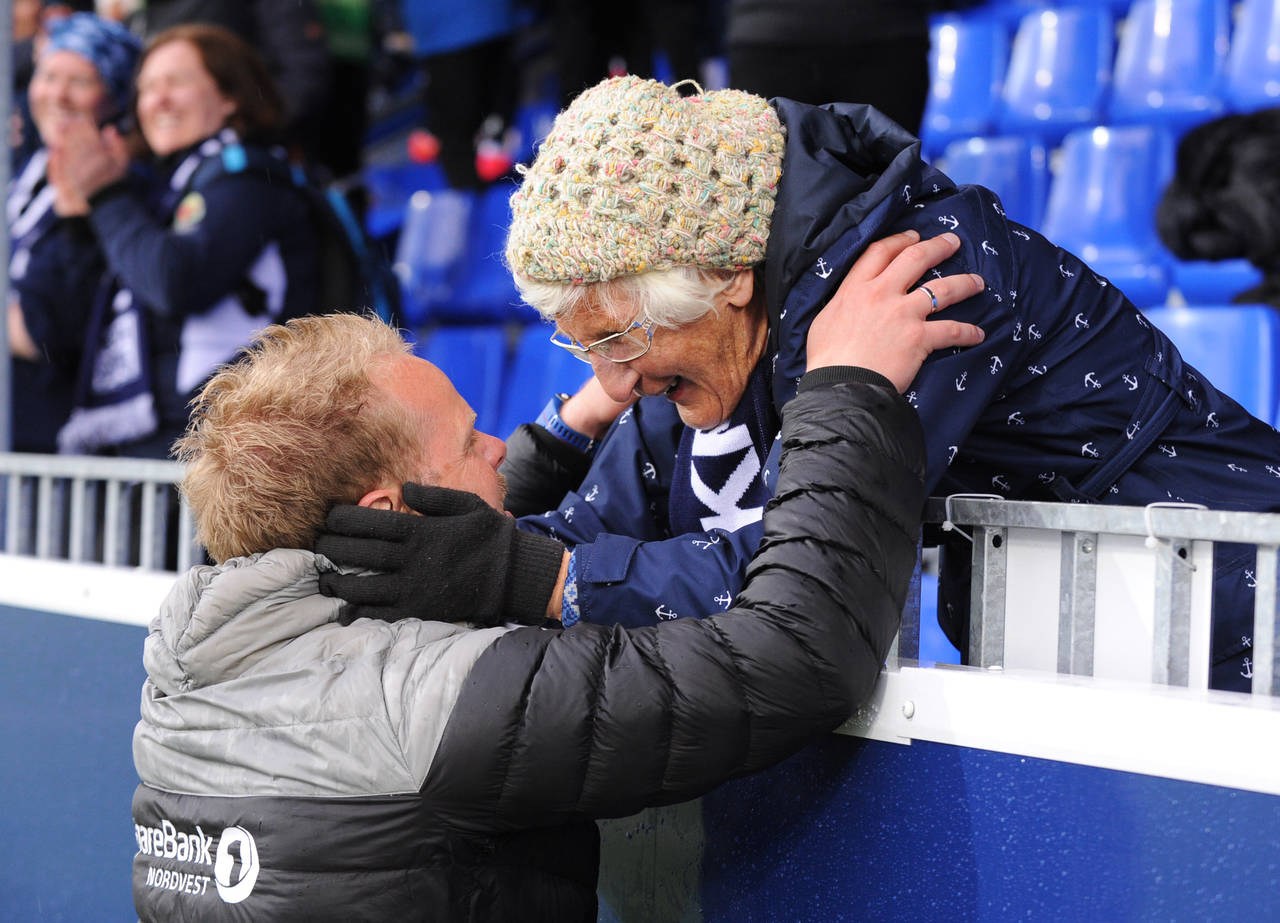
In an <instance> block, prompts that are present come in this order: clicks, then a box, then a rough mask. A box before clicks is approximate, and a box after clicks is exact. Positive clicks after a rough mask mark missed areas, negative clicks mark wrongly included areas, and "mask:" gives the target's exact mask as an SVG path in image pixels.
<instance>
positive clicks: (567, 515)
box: [564, 507, 573, 522]
mask: <svg viewBox="0 0 1280 923" xmlns="http://www.w3.org/2000/svg"><path fill="white" fill-rule="evenodd" d="M564 521H565V522H573V507H569V508H568V509H567V510H565V511H564Z"/></svg>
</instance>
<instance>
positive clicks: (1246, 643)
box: [1240, 635, 1253, 647]
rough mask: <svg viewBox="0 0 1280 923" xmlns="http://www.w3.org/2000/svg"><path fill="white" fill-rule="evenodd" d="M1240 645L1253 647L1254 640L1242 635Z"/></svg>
mask: <svg viewBox="0 0 1280 923" xmlns="http://www.w3.org/2000/svg"><path fill="white" fill-rule="evenodd" d="M1240 643H1241V644H1243V645H1244V646H1245V647H1253V639H1252V638H1250V637H1249V636H1248V635H1241V636H1240Z"/></svg>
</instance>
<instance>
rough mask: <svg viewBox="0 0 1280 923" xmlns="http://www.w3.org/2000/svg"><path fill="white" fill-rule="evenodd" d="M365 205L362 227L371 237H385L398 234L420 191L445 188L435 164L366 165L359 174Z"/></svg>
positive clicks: (443, 179) (439, 170) (441, 173)
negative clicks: (365, 199)
mask: <svg viewBox="0 0 1280 923" xmlns="http://www.w3.org/2000/svg"><path fill="white" fill-rule="evenodd" d="M360 174H361V178H362V180H363V181H364V186H365V192H366V194H367V196H368V204H367V206H366V208H365V216H364V227H365V232H366V233H367V234H368V235H369V236H370V237H375V238H376V237H386V236H388V235H390V234H394V233H395V232H396V231H398V230H400V228H401V226H402V225H403V223H404V218H405V209H406V208H407V207H408V204H409V199H410V198H411V197H412V196H413V194H414V193H415V192H417V191H418V190H420V189H426V190H428V191H435V190H438V189H445V188H447V187H448V185H449V184H448V182H447V181H446V180H445V178H444V171H443V170H442V169H441V168H440V165H439V164H438V163H430V164H418V163H412V162H397V163H380V164H369V165H368V166H366V167H364V168H363V169H362V170H361V171H360Z"/></svg>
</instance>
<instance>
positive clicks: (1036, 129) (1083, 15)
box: [998, 4, 1115, 147]
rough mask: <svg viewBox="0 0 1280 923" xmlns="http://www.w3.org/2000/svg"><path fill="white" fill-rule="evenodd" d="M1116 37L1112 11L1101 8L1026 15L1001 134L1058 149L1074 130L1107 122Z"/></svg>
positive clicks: (1016, 42) (1008, 80)
mask: <svg viewBox="0 0 1280 923" xmlns="http://www.w3.org/2000/svg"><path fill="white" fill-rule="evenodd" d="M1114 34H1115V25H1114V23H1113V22H1112V19H1111V11H1110V9H1108V8H1107V7H1105V6H1101V5H1096V4H1094V5H1088V6H1074V7H1072V6H1064V7H1057V8H1054V9H1049V10H1043V11H1040V12H1036V13H1031V14H1028V15H1027V16H1025V17H1024V18H1023V19H1022V22H1021V23H1020V24H1019V26H1018V32H1017V34H1016V35H1015V36H1014V39H1013V51H1012V52H1011V54H1010V57H1009V72H1008V74H1007V75H1006V76H1005V80H1004V86H1003V89H1002V90H1001V96H1000V100H1001V104H1000V114H999V118H998V123H999V129H1000V132H1001V134H1020V133H1025V134H1033V135H1036V136H1037V137H1040V138H1042V139H1043V140H1044V142H1045V143H1046V144H1048V145H1049V146H1050V147H1052V146H1054V145H1055V144H1057V143H1058V142H1059V141H1061V140H1062V136H1063V135H1065V134H1066V133H1067V132H1068V131H1070V130H1072V129H1073V128H1080V127H1082V126H1085V125H1097V124H1099V123H1100V122H1102V121H1103V118H1102V114H1103V106H1104V105H1105V102H1106V93H1107V90H1108V87H1109V85H1110V82H1111V59H1112V56H1113V54H1114V48H1115V42H1114V38H1113V36H1114Z"/></svg>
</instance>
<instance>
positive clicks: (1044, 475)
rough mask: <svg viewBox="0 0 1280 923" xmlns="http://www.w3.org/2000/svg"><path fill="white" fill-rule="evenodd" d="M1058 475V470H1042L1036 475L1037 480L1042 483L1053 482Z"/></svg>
mask: <svg viewBox="0 0 1280 923" xmlns="http://www.w3.org/2000/svg"><path fill="white" fill-rule="evenodd" d="M1057 476H1058V472H1056V471H1041V472H1040V473H1039V474H1037V475H1036V480H1037V481H1039V482H1040V483H1041V484H1052V483H1053V479H1054V478H1056V477H1057Z"/></svg>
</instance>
